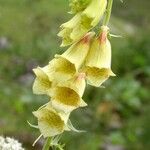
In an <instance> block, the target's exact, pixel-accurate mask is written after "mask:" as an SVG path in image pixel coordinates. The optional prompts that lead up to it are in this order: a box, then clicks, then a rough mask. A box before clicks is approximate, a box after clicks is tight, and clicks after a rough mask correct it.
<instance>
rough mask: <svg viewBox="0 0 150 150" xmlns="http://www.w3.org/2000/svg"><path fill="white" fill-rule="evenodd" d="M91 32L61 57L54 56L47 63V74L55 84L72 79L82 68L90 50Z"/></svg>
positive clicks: (92, 34)
mask: <svg viewBox="0 0 150 150" xmlns="http://www.w3.org/2000/svg"><path fill="white" fill-rule="evenodd" d="M93 36H94V33H93V32H89V33H88V34H87V35H85V37H83V38H82V39H81V40H80V41H79V42H77V43H75V44H74V45H72V46H71V47H70V48H69V49H68V50H67V51H65V52H64V53H63V54H62V55H56V56H55V58H54V59H53V60H52V61H50V63H49V66H48V68H49V70H50V71H49V72H51V73H52V74H53V75H52V78H53V80H54V81H57V82H64V81H66V80H68V79H70V78H72V77H73V76H74V75H75V74H76V73H77V72H78V70H79V68H80V67H81V66H82V64H83V62H84V61H85V58H86V56H87V53H88V51H89V48H90V43H91V39H92V37H93Z"/></svg>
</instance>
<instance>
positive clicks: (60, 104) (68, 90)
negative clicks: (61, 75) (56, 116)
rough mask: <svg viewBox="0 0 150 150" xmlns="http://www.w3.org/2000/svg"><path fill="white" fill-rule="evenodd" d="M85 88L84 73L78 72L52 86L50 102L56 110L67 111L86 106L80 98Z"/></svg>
mask: <svg viewBox="0 0 150 150" xmlns="http://www.w3.org/2000/svg"><path fill="white" fill-rule="evenodd" d="M84 90H85V74H84V73H79V74H78V75H77V76H75V77H73V78H72V79H70V80H68V81H67V82H64V83H59V84H58V85H57V86H55V87H53V88H52V92H51V104H52V106H53V107H54V108H55V109H56V110H58V111H62V112H65V113H69V112H71V111H72V110H74V109H76V108H78V107H84V106H87V104H86V103H85V102H84V101H83V100H82V98H81V97H82V95H83V93H84Z"/></svg>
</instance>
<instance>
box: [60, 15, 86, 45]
mask: <svg viewBox="0 0 150 150" xmlns="http://www.w3.org/2000/svg"><path fill="white" fill-rule="evenodd" d="M80 20H81V13H77V14H76V15H75V16H74V17H73V18H72V19H71V20H70V21H68V22H66V23H64V24H62V25H61V26H60V28H61V31H60V32H59V33H58V36H59V37H61V38H62V44H61V46H62V47H63V46H67V45H70V44H72V43H73V42H75V41H78V40H79V39H80V38H81V36H83V35H84V34H85V33H86V31H87V30H86V31H82V35H81V32H80V30H79V31H77V32H78V33H79V35H78V36H77V37H75V38H72V37H71V34H72V32H73V30H74V29H75V28H76V27H77V26H78V25H80Z"/></svg>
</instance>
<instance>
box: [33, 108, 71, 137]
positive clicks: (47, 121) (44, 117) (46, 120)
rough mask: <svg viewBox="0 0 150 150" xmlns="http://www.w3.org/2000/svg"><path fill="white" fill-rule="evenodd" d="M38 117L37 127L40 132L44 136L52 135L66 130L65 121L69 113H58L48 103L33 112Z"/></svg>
mask: <svg viewBox="0 0 150 150" xmlns="http://www.w3.org/2000/svg"><path fill="white" fill-rule="evenodd" d="M33 114H34V116H35V117H37V119H38V128H39V130H40V132H41V134H42V135H43V136H44V138H46V137H52V136H55V135H58V134H61V133H62V132H63V131H64V130H68V127H67V125H66V124H67V121H68V117H69V114H63V113H58V112H57V111H56V110H55V109H54V108H52V107H51V106H50V105H47V106H46V107H43V108H41V109H39V110H37V111H34V112H33Z"/></svg>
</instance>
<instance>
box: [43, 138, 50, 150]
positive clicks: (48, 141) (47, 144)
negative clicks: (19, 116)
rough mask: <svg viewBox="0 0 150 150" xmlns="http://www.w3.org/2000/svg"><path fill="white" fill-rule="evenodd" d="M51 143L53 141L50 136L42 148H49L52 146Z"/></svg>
mask: <svg viewBox="0 0 150 150" xmlns="http://www.w3.org/2000/svg"><path fill="white" fill-rule="evenodd" d="M50 143H51V138H50V137H48V138H47V140H46V141H45V144H44V146H43V148H42V150H49V148H50Z"/></svg>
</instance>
